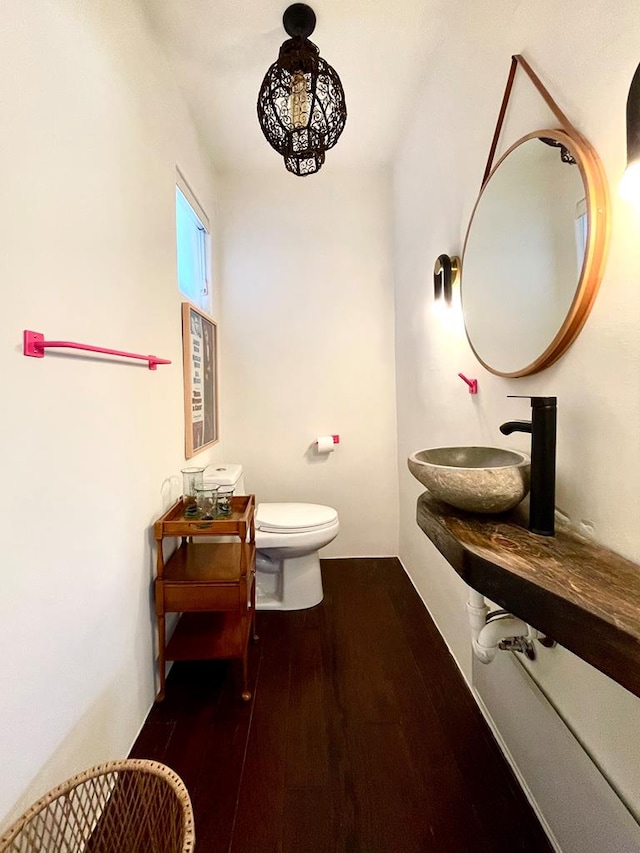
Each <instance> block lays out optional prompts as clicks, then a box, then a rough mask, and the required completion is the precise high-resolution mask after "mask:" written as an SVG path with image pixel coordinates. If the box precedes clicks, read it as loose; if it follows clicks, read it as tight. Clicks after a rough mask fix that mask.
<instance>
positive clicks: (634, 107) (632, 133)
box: [619, 65, 640, 207]
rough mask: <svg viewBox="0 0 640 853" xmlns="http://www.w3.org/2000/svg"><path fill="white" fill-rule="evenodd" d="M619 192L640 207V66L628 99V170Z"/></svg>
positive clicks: (623, 177)
mask: <svg viewBox="0 0 640 853" xmlns="http://www.w3.org/2000/svg"><path fill="white" fill-rule="evenodd" d="M619 190H620V195H621V196H622V197H623V198H624V199H626V200H627V201H629V202H631V204H633V205H635V206H636V207H640V65H638V67H637V68H636V73H635V74H634V75H633V80H632V81H631V87H630V89H629V96H628V97H627V168H626V170H625V173H624V175H623V176H622V180H621V182H620V187H619Z"/></svg>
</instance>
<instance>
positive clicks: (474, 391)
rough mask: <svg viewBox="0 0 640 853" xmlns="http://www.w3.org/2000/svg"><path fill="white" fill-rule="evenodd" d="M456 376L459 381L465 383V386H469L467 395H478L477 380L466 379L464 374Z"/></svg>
mask: <svg viewBox="0 0 640 853" xmlns="http://www.w3.org/2000/svg"><path fill="white" fill-rule="evenodd" d="M458 376H459V377H460V379H464V381H465V382H466V383H467V385H468V386H469V393H470V394H477V393H478V380H477V379H467V377H466V376H465V375H464V373H459V374H458Z"/></svg>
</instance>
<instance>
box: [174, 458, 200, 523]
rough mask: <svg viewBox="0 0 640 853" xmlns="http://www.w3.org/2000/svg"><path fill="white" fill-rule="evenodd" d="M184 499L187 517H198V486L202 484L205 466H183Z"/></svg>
mask: <svg viewBox="0 0 640 853" xmlns="http://www.w3.org/2000/svg"><path fill="white" fill-rule="evenodd" d="M180 473H181V474H182V501H183V505H184V515H185V518H196V517H197V515H198V505H197V503H196V488H197V487H198V486H202V478H203V476H204V468H182V470H181V472H180Z"/></svg>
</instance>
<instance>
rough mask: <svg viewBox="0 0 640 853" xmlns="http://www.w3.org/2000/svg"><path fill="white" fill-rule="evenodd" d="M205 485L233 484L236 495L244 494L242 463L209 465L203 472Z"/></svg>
mask: <svg viewBox="0 0 640 853" xmlns="http://www.w3.org/2000/svg"><path fill="white" fill-rule="evenodd" d="M204 484H205V486H207V485H208V486H233V488H234V490H235V494H236V495H246V494H247V493H246V491H245V486H244V474H243V473H242V465H238V464H233V463H230V464H224V463H220V464H219V465H210V466H209V467H208V468H206V469H205V472H204Z"/></svg>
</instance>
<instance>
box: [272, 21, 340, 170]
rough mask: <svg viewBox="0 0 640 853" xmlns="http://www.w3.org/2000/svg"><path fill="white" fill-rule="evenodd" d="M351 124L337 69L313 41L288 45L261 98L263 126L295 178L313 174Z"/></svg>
mask: <svg viewBox="0 0 640 853" xmlns="http://www.w3.org/2000/svg"><path fill="white" fill-rule="evenodd" d="M346 120H347V107H346V103H345V97H344V90H343V88H342V83H341V82H340V78H339V77H338V74H337V73H336V71H335V69H334V68H332V67H331V65H329V63H328V62H326V61H325V60H324V59H323V58H322V57H321V56H320V51H319V49H318V48H317V46H316V45H315V44H313V42H311V41H309V39H308V38H306V37H303V36H300V35H296V36H294V37H293V38H291V39H288V40H287V41H285V42H284V44H283V45H282V47H281V48H280V53H279V56H278V59H277V60H276V62H274V63H273V65H272V66H271V67H270V68H269V70H268V71H267V73H266V75H265V77H264V80H263V81H262V86H261V87H260V93H259V95H258V121H259V122H260V127H261V128H262V132H263V133H264V135H265V137H266V139H267V142H268V143H269V145H271V147H272V148H274V149H275V150H276V151H277V152H278V153H279V154H280V155H281V156H282V157H283V158H284V162H285V166H286V168H287V169H288V170H289V171H290V172H292V173H293V174H294V175H300V176H303V175H311V174H313V173H314V172H317V171H318V170H319V169H320V167H321V166H322V164H323V163H324V160H325V152H326V151H328V150H329V148H333V146H334V145H335V144H336V142H337V141H338V139H339V137H340V134H341V133H342V131H343V130H344V126H345V123H346Z"/></svg>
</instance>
